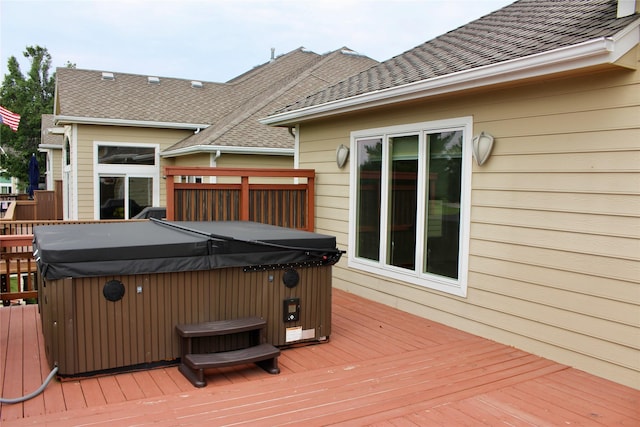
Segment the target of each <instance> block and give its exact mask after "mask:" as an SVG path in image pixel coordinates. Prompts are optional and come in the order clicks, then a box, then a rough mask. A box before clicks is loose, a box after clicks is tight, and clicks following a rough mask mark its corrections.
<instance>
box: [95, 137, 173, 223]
mask: <svg viewBox="0 0 640 427" xmlns="http://www.w3.org/2000/svg"><path fill="white" fill-rule="evenodd" d="M158 150H159V146H158V145H157V144H144V145H142V144H141V145H133V144H127V145H123V144H114V143H104V142H100V143H95V162H96V175H97V176H96V185H95V194H96V210H97V212H96V215H95V216H96V218H99V219H130V218H133V217H134V216H136V215H137V214H138V213H140V212H141V211H142V210H143V209H144V208H146V207H149V206H158V203H159V189H160V187H159V181H160V179H159V165H158V164H159V159H158Z"/></svg>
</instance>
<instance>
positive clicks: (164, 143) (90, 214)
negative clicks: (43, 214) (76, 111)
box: [76, 125, 193, 219]
mask: <svg viewBox="0 0 640 427" xmlns="http://www.w3.org/2000/svg"><path fill="white" fill-rule="evenodd" d="M77 129H78V131H77V140H78V152H77V159H76V161H77V177H76V182H77V197H76V200H77V204H78V210H77V211H78V219H94V203H95V201H94V194H93V186H94V170H93V162H94V160H93V143H94V141H101V142H122V143H132V144H134V143H135V144H159V145H160V151H162V150H164V149H166V148H167V147H169V146H171V145H173V144H175V143H176V142H177V141H180V140H181V139H184V138H185V137H187V136H189V135H191V134H192V133H193V132H190V131H184V130H171V129H155V128H136V127H120V126H91V125H78V127H77ZM170 162H171V163H172V160H171V159H163V158H162V157H160V173H159V175H160V176H162V168H163V167H164V166H165V165H167V164H170ZM165 191H166V186H165V185H164V182H160V205H161V206H164V205H165V203H166V193H165Z"/></svg>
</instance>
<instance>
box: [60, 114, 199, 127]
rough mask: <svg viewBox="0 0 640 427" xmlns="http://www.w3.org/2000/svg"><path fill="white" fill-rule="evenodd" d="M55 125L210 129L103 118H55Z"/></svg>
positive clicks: (192, 125)
mask: <svg viewBox="0 0 640 427" xmlns="http://www.w3.org/2000/svg"><path fill="white" fill-rule="evenodd" d="M54 122H55V124H57V125H59V124H70V123H76V124H81V125H105V126H130V127H146V128H162V129H187V130H198V129H205V128H207V127H209V125H208V124H206V123H179V122H155V121H151V120H123V119H109V118H102V117H77V116H54Z"/></svg>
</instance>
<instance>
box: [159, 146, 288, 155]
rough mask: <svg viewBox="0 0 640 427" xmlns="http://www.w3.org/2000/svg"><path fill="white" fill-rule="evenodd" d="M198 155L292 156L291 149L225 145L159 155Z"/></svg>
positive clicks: (180, 150) (178, 149) (172, 151)
mask: <svg viewBox="0 0 640 427" xmlns="http://www.w3.org/2000/svg"><path fill="white" fill-rule="evenodd" d="M199 153H215V154H260V155H267V156H293V155H294V154H295V150H294V149H293V148H271V147H232V146H225V145H193V146H191V147H183V148H177V149H175V150H166V151H163V152H162V153H160V157H180V156H188V155H192V154H199Z"/></svg>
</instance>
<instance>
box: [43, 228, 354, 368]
mask: <svg viewBox="0 0 640 427" xmlns="http://www.w3.org/2000/svg"><path fill="white" fill-rule="evenodd" d="M33 247H34V255H35V257H36V262H37V265H38V271H39V275H38V276H39V278H38V280H39V291H38V292H39V298H38V303H39V305H40V313H41V318H42V324H43V333H44V341H45V347H46V352H47V358H48V361H49V364H50V366H51V367H53V366H54V365H56V366H58V375H60V376H76V375H83V374H92V373H95V372H100V371H108V370H114V369H115V370H118V369H123V368H131V367H139V366H141V365H142V366H145V365H150V364H155V363H162V362H167V361H175V360H176V359H177V358H178V357H180V340H179V338H178V336H177V334H176V332H175V325H176V324H184V323H200V322H207V321H215V320H229V319H237V318H241V317H251V316H259V317H263V318H264V319H266V320H267V328H266V330H265V338H266V342H268V343H270V344H273V345H275V346H278V347H286V346H289V345H294V344H308V343H317V342H323V341H326V340H327V339H328V338H329V336H330V334H331V266H332V265H333V264H335V262H337V261H338V260H339V259H340V256H341V251H339V250H338V249H336V242H335V237H332V236H327V235H322V234H317V233H310V232H305V231H299V230H293V229H288V228H282V227H276V226H270V225H265V224H258V223H252V222H241V221H240V222H167V221H160V220H152V221H148V222H147V221H142V222H118V223H99V224H65V225H52V226H39V227H34V245H33ZM201 345H202V346H203V349H202V351H220V350H227V349H230V348H233V347H237V346H239V345H241V343H237V342H230V341H229V340H227V341H224V342H221V341H220V342H209V343H203V344H201ZM211 348H215V350H211Z"/></svg>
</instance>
